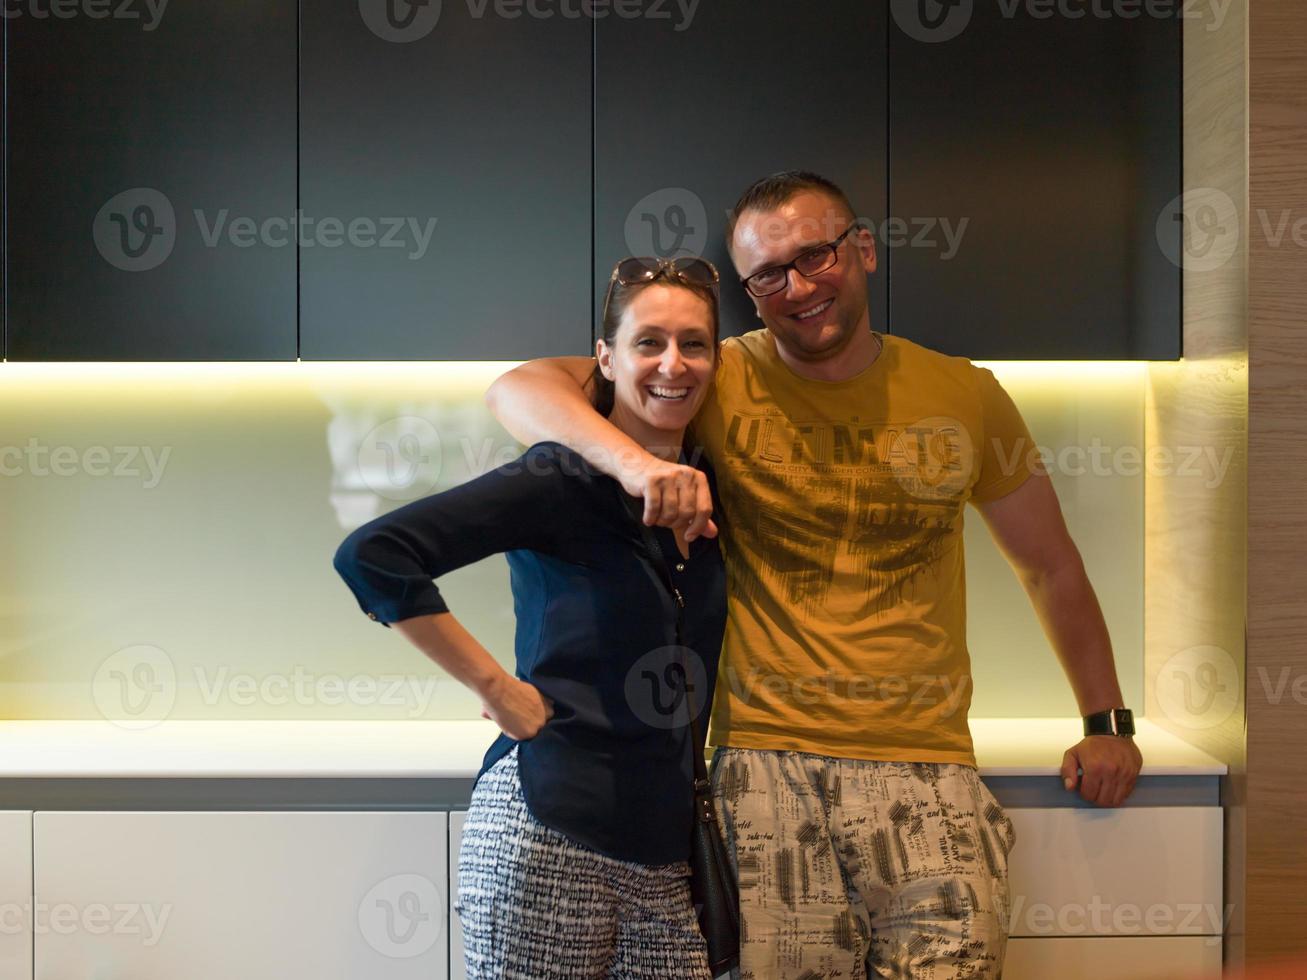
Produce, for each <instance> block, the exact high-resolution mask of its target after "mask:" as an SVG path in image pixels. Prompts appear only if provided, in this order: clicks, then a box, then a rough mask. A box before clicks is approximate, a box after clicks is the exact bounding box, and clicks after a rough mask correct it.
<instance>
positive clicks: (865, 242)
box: [853, 227, 876, 273]
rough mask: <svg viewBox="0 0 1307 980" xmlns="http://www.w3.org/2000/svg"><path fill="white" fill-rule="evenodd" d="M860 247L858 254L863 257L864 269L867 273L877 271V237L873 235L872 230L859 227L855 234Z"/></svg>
mask: <svg viewBox="0 0 1307 980" xmlns="http://www.w3.org/2000/svg"><path fill="white" fill-rule="evenodd" d="M853 236H854V238H855V239H856V244H857V246H858V253H859V254H860V255H861V256H862V268H863V269H864V270H865V271H866V272H869V273H870V272H875V271H876V236H875V235H874V234H872V232H871V229H869V228H865V227H859V228H857V229H856V230H855V231H854V232H853Z"/></svg>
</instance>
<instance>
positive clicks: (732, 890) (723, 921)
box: [617, 484, 740, 977]
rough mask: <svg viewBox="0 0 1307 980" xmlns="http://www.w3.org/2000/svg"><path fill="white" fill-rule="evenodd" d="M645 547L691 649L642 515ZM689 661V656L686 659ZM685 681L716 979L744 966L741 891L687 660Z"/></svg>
mask: <svg viewBox="0 0 1307 980" xmlns="http://www.w3.org/2000/svg"><path fill="white" fill-rule="evenodd" d="M617 492H618V494H620V495H621V497H622V502H623V503H624V504H625V505H626V508H627V510H628V511H632V504H631V500H632V499H633V498H630V497H628V496H627V495H626V492H625V491H624V490H623V489H622V487H621V485H620V484H618V485H617ZM633 516H634V517H635V520H636V523H637V524H638V525H639V526H640V532H641V533H642V534H643V535H644V543H645V547H647V548H648V549H649V553H650V554H651V555H653V559H654V564H655V565H657V566H658V570H659V571H660V572H661V573H662V579H663V586H664V587H665V588H666V589H667V591H668V592H669V593H670V594H671V596H672V599H673V600H674V601H675V603H676V646H677V649H678V650H682V651H683V650H684V649H685V642H684V640H683V638H682V620H683V616H684V612H685V598H684V597H683V596H682V595H681V591H680V590H679V589H678V588H677V587H676V584H675V583H674V582H673V581H672V573H671V571H670V570H669V569H668V567H667V559H666V558H665V557H664V556H663V549H662V547H661V546H660V545H659V544H658V539H657V538H656V537H655V536H654V533H653V529H652V528H650V527H648V526H646V525H645V523H644V520H643V519H642V514H640V513H638V512H633ZM682 656H683V655H682ZM681 672H682V673H681V676H682V678H683V680H682V684H683V685H684V688H683V693H684V694H685V703H686V708H687V710H688V711H689V713H690V755H691V756H693V758H694V826H693V829H692V830H691V832H690V895H691V897H692V899H693V901H694V906H695V909H696V910H697V912H698V916H699V931H700V932H701V933H703V938H704V940H705V941H706V942H707V944H708V965H709V967H710V968H711V969H712V975H713V976H714V977H716V976H720V975H721V974H722V973H724V972H726V971H727V970H730V969H732V968H734V967H735V966H737V965H739V962H740V891H739V885H738V883H737V881H736V877H735V873H734V872H733V871H732V870H731V864H730V859H729V858H728V857H727V854H726V843H725V842H724V841H723V840H722V831H721V826H720V825H719V824H718V823H717V807H716V805H715V804H714V803H713V798H712V784H711V782H710V781H709V779H708V769H707V766H705V765H704V761H703V750H702V749H701V748H700V746H701V745H703V738H702V737H701V735H700V731H699V721H698V718H699V709H698V706H697V705H695V703H694V702H693V700H691V698H690V690H691V688H690V683H689V680H690V677H691V676H692V675H691V674H690V668H689V665H688V664H686V663H685V662H684V659H682V662H681Z"/></svg>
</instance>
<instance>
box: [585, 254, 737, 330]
mask: <svg viewBox="0 0 1307 980" xmlns="http://www.w3.org/2000/svg"><path fill="white" fill-rule="evenodd" d="M659 278H666V279H671V280H674V281H678V282H684V283H688V284H689V285H691V286H710V287H712V288H713V289H714V290H715V289H716V288H717V283H718V281H719V280H718V276H717V267H716V266H714V265H713V264H712V263H711V262H709V261H708V260H707V259H701V258H698V257H697V256H690V255H686V256H682V257H680V258H677V259H655V258H649V257H647V256H644V257H640V258H634V257H632V258H629V259H622V261H620V262H618V263H617V265H615V266H613V274H612V275H611V276H609V277H608V292H607V293H606V294H605V295H604V312H603V316H602V319H601V320H600V322H601V323H602V322H603V321H604V320H607V319H608V304H609V302H610V301H611V300H612V298H613V287H614V286H635V285H637V284H639V283H642V282H653V281H654V280H655V279H659Z"/></svg>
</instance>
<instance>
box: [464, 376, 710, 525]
mask: <svg viewBox="0 0 1307 980" xmlns="http://www.w3.org/2000/svg"><path fill="white" fill-rule="evenodd" d="M594 365H595V362H594V359H593V358H589V357H544V358H540V359H539V360H534V361H528V362H526V363H525V364H523V365H521V366H520V367H516V368H514V369H513V370H511V371H509V372H508V373H506V374H504V375H502V376H500V377H499V378H498V379H496V380H495V382H494V384H492V385H491V386H490V388H489V389H488V390H487V391H486V404H487V405H488V406H489V408H490V412H491V414H493V415H494V416H495V418H496V419H498V420H499V423H500V425H502V426H503V427H504V428H505V429H507V430H508V432H509V434H510V435H511V436H512V437H513V438H514V439H516V440H517V441H518V442H521V443H524V444H525V445H528V446H530V445H534V444H535V443H537V442H546V441H548V442H557V443H561V444H562V445H564V446H567V447H568V448H569V449H571V450H573V451H574V452H577V453H580V454H581V455H582V456H584V457H585V458H586V459H587V460H588V461H589V462H590V463H591V464H592V465H594V466H595V467H597V468H598V469H599V470H600V471H601V472H603V473H607V474H608V475H609V476H611V477H613V478H614V479H616V480H617V481H618V482H619V483H621V484H622V487H623V488H624V489H625V490H626V492H627V493H629V494H630V495H631V496H633V497H643V498H644V522H645V523H646V524H650V525H653V524H657V525H660V526H662V527H675V528H682V529H683V534H684V538H685V540H686V541H687V542H689V541H693V540H694V539H695V538H697V537H698V536H699V535H700V534H705V535H707V536H708V537H710V538H711V537H716V535H717V526H716V525H715V524H714V523H713V522H712V520H711V519H710V518H711V516H712V495H711V493H710V492H709V489H708V480H707V478H706V477H705V476H704V474H703V472H702V471H701V470H698V469H695V468H694V467H693V466H681V465H679V464H677V463H672V462H668V461H666V460H662V459H659V458H658V457H657V456H654V455H653V454H652V453H650V452H648V451H647V450H645V449H644V447H643V446H641V445H640V444H639V443H637V442H636V441H635V440H634V439H632V438H631V437H630V436H628V435H627V434H626V433H625V432H623V431H622V430H621V429H619V428H617V426H615V425H613V424H612V423H611V422H609V421H608V419H606V418H604V417H603V416H602V415H600V414H599V413H598V412H596V411H595V408H594V405H592V404H591V402H590V398H589V396H588V395H587V394H586V382H587V381H588V380H589V378H590V376H591V373H592V372H593V371H594Z"/></svg>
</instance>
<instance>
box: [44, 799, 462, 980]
mask: <svg viewBox="0 0 1307 980" xmlns="http://www.w3.org/2000/svg"><path fill="white" fill-rule="evenodd" d="M32 841H33V851H32V853H33V859H34V866H35V879H34V883H35V897H36V902H37V910H38V916H37V918H36V929H35V933H36V935H35V940H34V948H35V970H34V972H32V973H28V974H26V975H25V976H26V977H34V978H35V980H82V978H92V977H93V978H95V980H177V978H178V977H185V978H186V980H232V978H233V977H239V978H241V980H286V978H288V977H312V978H313V980H359V978H362V977H366V978H368V980H418V978H421V980H445V978H446V977H447V975H448V948H449V933H448V921H449V920H448V906H449V902H448V884H449V877H448V874H449V868H448V814H447V813H444V812H433V811H422V812H350V813H338V812H326V813H322V812H312V813H305V812H267V811H260V812H140V811H95V812H92V811H76V812H72V811H37V812H36V814H35V815H34V818H33V836H32Z"/></svg>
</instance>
